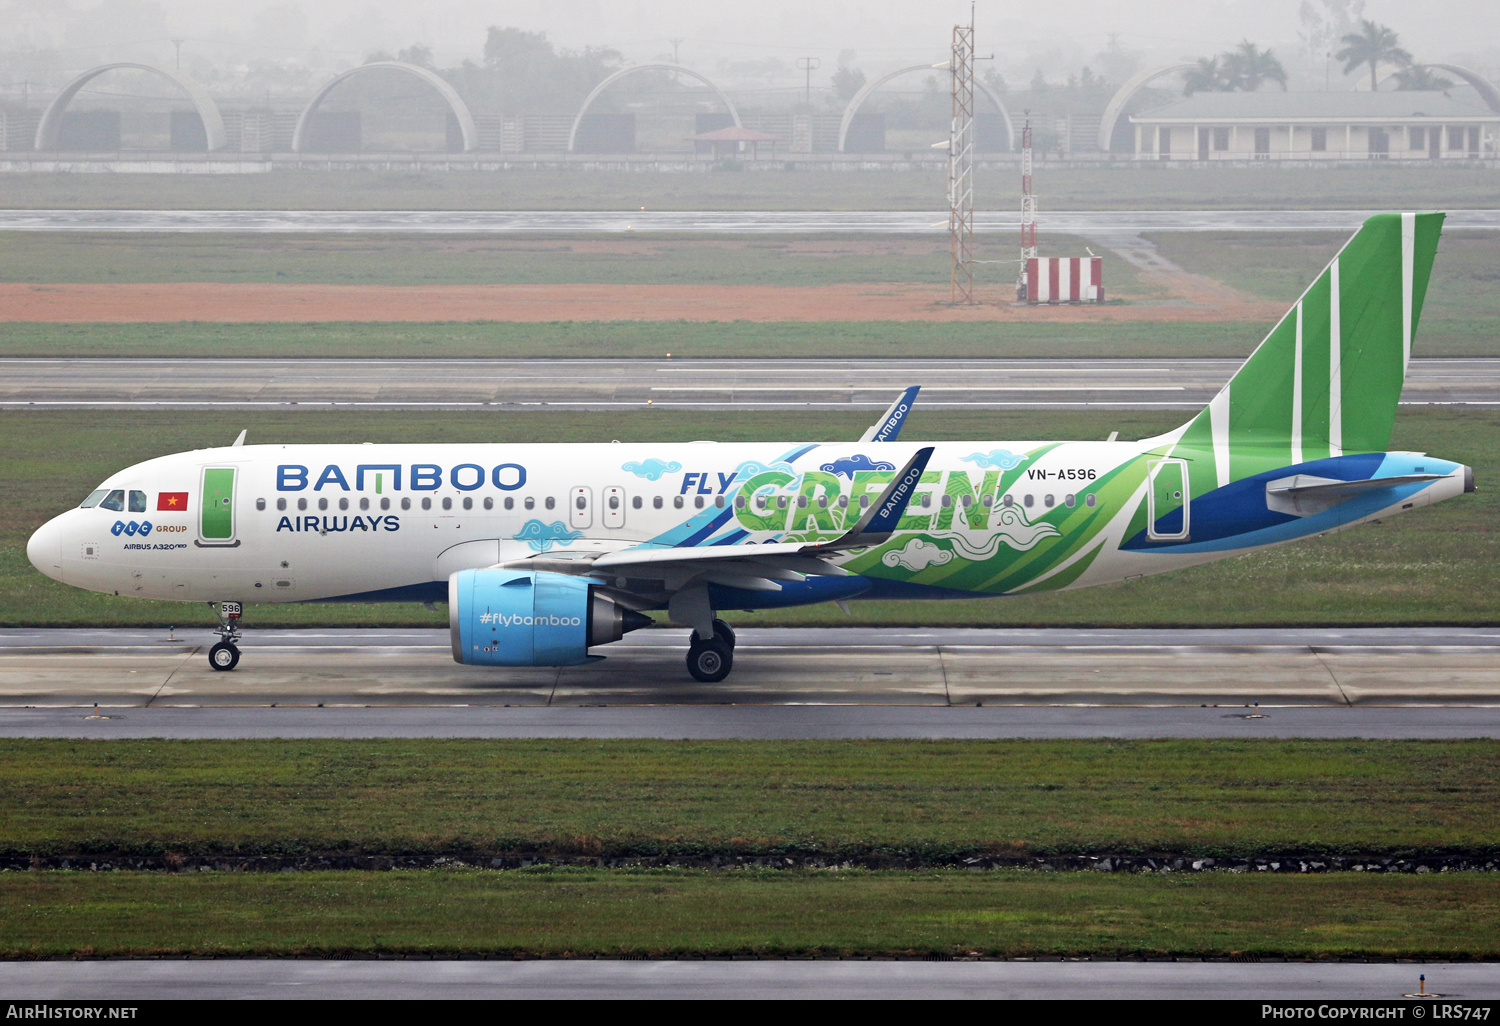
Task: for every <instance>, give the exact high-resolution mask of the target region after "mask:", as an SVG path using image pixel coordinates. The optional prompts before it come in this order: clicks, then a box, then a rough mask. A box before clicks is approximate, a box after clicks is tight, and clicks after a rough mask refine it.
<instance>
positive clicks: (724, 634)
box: [714, 620, 734, 652]
mask: <svg viewBox="0 0 1500 1026" xmlns="http://www.w3.org/2000/svg"><path fill="white" fill-rule="evenodd" d="M714 639H715V640H716V641H722V642H723V643H724V644H726V645H728V646H729V651H731V652H733V651H734V628H733V627H731V626H729V624H727V623H725V622H724V621H723V620H715V621H714Z"/></svg>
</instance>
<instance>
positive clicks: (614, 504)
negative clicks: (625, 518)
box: [609, 495, 620, 509]
mask: <svg viewBox="0 0 1500 1026" xmlns="http://www.w3.org/2000/svg"><path fill="white" fill-rule="evenodd" d="M609 508H610V509H619V508H620V497H619V496H618V495H611V496H610V497H609Z"/></svg>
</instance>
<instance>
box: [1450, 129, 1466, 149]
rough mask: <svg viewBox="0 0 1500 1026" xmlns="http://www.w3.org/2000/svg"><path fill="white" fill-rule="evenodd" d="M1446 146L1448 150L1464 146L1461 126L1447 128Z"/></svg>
mask: <svg viewBox="0 0 1500 1026" xmlns="http://www.w3.org/2000/svg"><path fill="white" fill-rule="evenodd" d="M1448 148H1449V149H1450V150H1461V149H1463V148H1464V130H1463V129H1462V128H1450V129H1448Z"/></svg>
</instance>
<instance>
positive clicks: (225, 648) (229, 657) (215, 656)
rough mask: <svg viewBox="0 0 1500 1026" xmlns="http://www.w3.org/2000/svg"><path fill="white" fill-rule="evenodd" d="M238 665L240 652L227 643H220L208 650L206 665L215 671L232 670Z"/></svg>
mask: <svg viewBox="0 0 1500 1026" xmlns="http://www.w3.org/2000/svg"><path fill="white" fill-rule="evenodd" d="M239 663H240V650H239V649H238V648H236V647H235V646H234V645H231V644H230V643H229V642H227V641H221V642H219V643H218V644H217V645H215V646H214V647H213V648H211V649H209V650H208V665H209V666H212V667H213V668H214V669H215V670H232V669H234V668H235V667H236V666H238V665H239Z"/></svg>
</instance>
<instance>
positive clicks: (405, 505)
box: [401, 495, 411, 509]
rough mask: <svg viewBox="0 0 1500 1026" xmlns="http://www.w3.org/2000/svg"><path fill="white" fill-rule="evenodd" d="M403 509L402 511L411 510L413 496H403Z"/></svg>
mask: <svg viewBox="0 0 1500 1026" xmlns="http://www.w3.org/2000/svg"><path fill="white" fill-rule="evenodd" d="M401 508H402V509H411V496H409V495H403V496H402V497H401Z"/></svg>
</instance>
